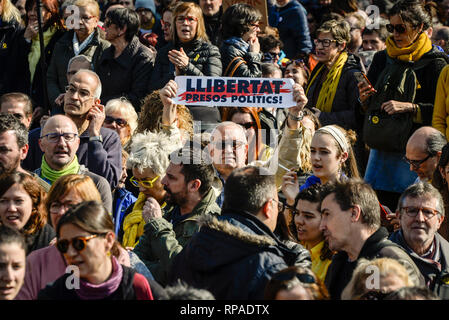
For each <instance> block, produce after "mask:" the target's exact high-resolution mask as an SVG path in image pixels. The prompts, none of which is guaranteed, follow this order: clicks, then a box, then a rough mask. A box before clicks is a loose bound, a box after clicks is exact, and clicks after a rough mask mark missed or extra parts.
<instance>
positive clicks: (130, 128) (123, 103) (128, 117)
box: [103, 97, 137, 150]
mask: <svg viewBox="0 0 449 320" xmlns="http://www.w3.org/2000/svg"><path fill="white" fill-rule="evenodd" d="M104 111H105V114H106V117H105V119H104V123H103V127H105V128H109V129H112V130H114V131H115V132H117V134H118V135H119V137H120V142H121V143H122V148H123V149H125V150H126V149H127V147H129V142H130V140H131V137H132V135H133V134H134V131H135V130H136V128H137V113H136V110H135V109H134V107H133V105H132V104H131V103H130V102H129V101H128V100H127V99H126V98H125V97H121V98H117V99H112V100H109V101H108V103H106V105H105V107H104Z"/></svg>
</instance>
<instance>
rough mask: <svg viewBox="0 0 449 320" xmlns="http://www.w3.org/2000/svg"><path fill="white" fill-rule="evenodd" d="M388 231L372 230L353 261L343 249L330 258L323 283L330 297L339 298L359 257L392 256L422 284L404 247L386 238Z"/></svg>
mask: <svg viewBox="0 0 449 320" xmlns="http://www.w3.org/2000/svg"><path fill="white" fill-rule="evenodd" d="M387 237H388V231H387V229H385V228H383V227H381V228H379V229H378V230H377V231H376V232H374V233H373V234H372V235H371V236H370V237H369V238H368V239H367V240H366V241H365V243H364V244H363V247H362V250H360V253H359V256H358V257H357V260H355V261H352V262H351V261H349V260H348V255H347V253H346V252H344V251H340V252H338V253H337V254H336V255H334V257H333V258H332V263H331V264H330V266H329V269H328V270H327V274H326V279H325V282H324V283H325V285H326V287H327V290H328V291H329V294H330V296H331V299H335V300H340V299H341V293H342V292H343V289H344V288H345V287H346V285H347V284H348V283H349V281H350V280H351V277H352V273H353V272H354V269H355V268H356V267H357V263H358V261H359V259H361V258H365V259H368V260H372V259H375V258H384V257H387V258H392V259H396V260H398V261H399V262H400V263H401V264H402V265H403V266H404V267H406V269H407V270H408V272H409V275H410V277H411V278H412V280H413V281H414V283H418V282H419V283H420V285H424V278H423V276H422V274H421V273H420V272H419V269H418V267H417V266H416V265H415V263H414V262H413V260H412V259H411V258H410V256H409V255H408V254H407V252H405V250H404V249H402V248H401V247H399V246H398V245H396V244H395V243H393V242H391V241H390V240H387Z"/></svg>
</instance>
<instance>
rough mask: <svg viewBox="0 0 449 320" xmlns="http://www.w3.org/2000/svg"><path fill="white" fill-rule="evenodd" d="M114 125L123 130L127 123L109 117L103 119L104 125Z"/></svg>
mask: <svg viewBox="0 0 449 320" xmlns="http://www.w3.org/2000/svg"><path fill="white" fill-rule="evenodd" d="M114 122H115V123H116V124H117V125H118V126H119V127H120V128H123V127H124V126H126V125H127V124H128V122H127V121H126V120H124V119H120V118H114V117H111V116H106V117H105V118H104V123H106V124H113V123H114Z"/></svg>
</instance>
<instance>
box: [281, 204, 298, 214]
mask: <svg viewBox="0 0 449 320" xmlns="http://www.w3.org/2000/svg"><path fill="white" fill-rule="evenodd" d="M285 209H288V210H290V213H291V214H292V215H293V216H295V215H297V214H299V210H298V209H296V208H295V207H294V206H290V205H288V204H284V210H285Z"/></svg>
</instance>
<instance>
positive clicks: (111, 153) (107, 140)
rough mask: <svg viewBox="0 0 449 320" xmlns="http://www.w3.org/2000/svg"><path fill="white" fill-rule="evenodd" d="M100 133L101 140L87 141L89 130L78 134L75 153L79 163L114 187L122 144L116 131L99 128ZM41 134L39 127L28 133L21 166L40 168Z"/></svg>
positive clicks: (32, 168)
mask: <svg viewBox="0 0 449 320" xmlns="http://www.w3.org/2000/svg"><path fill="white" fill-rule="evenodd" d="M100 134H101V136H102V137H103V142H99V141H89V131H88V130H86V131H84V132H83V133H82V134H81V135H80V145H79V148H78V151H77V152H76V155H77V156H78V161H79V163H80V164H84V166H86V167H87V169H89V171H90V172H93V173H95V174H98V175H99V176H102V177H103V178H105V179H106V180H107V181H108V182H109V184H110V185H111V190H112V189H114V188H115V187H116V186H117V184H118V181H119V179H120V176H121V175H122V144H121V142H120V137H119V136H118V134H117V132H115V131H113V130H111V129H108V128H103V127H102V128H101V129H100ZM40 135H41V128H36V129H33V130H31V131H30V132H29V133H28V145H29V150H28V155H27V157H26V158H25V159H24V160H23V161H22V168H24V169H26V170H28V171H32V172H33V171H34V170H36V169H37V168H40V166H41V163H42V155H43V154H44V153H43V152H42V150H41V148H40V147H39V143H38V140H39V138H40Z"/></svg>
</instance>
